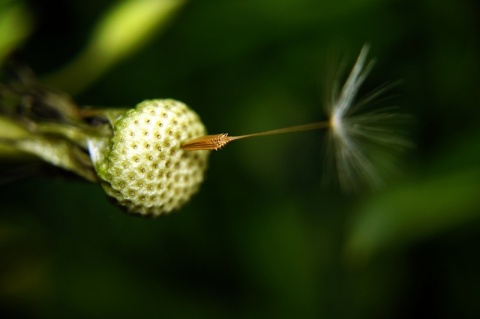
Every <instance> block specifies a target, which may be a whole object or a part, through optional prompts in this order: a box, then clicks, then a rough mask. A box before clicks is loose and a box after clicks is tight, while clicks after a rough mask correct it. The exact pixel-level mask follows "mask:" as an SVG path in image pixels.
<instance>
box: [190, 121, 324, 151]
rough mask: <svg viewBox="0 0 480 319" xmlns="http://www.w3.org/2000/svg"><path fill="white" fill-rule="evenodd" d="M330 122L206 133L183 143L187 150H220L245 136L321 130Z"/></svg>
mask: <svg viewBox="0 0 480 319" xmlns="http://www.w3.org/2000/svg"><path fill="white" fill-rule="evenodd" d="M329 127H330V122H329V121H324V122H316V123H311V124H304V125H297V126H290V127H285V128H280V129H275V130H270V131H265V132H259V133H252V134H245V135H238V136H228V134H227V133H222V134H213V135H204V136H200V137H197V138H194V139H191V140H188V141H186V142H185V143H183V144H182V149H184V150H186V151H200V150H219V149H221V148H222V147H224V146H225V145H227V144H228V143H230V142H231V141H235V140H240V139H244V138H250V137H257V136H267V135H276V134H284V133H292V132H301V131H311V130H319V129H324V128H329Z"/></svg>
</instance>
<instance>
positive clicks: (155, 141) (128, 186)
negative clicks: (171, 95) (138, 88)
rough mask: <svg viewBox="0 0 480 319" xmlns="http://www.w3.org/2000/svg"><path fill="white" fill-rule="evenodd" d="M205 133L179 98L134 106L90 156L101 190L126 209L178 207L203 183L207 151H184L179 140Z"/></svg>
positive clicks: (157, 211) (149, 212)
mask: <svg viewBox="0 0 480 319" xmlns="http://www.w3.org/2000/svg"><path fill="white" fill-rule="evenodd" d="M205 133H206V132H205V127H204V126H203V124H202V122H201V121H200V118H199V117H198V115H197V114H196V113H195V112H193V111H192V110H191V109H189V108H188V107H187V106H186V105H185V104H183V103H181V102H178V101H174V100H150V101H144V102H142V103H140V104H138V105H137V107H136V108H135V109H131V110H129V111H127V112H126V113H125V114H124V115H123V116H122V117H121V118H119V119H118V120H117V121H116V122H115V124H114V127H113V137H112V138H111V139H110V140H109V141H108V142H105V145H104V146H103V147H100V149H99V150H98V151H97V152H96V153H97V154H96V155H92V158H94V159H96V163H95V168H96V170H97V173H98V175H99V177H100V178H101V179H102V180H103V182H102V186H103V188H104V189H105V191H106V192H107V194H108V195H109V196H111V197H112V198H113V199H114V200H115V201H116V202H118V204H119V205H121V206H123V207H124V208H125V209H126V210H127V211H128V212H130V213H135V214H140V215H146V216H159V215H162V214H164V213H168V212H171V211H172V210H174V209H177V208H179V207H180V206H182V205H183V204H184V203H185V202H187V201H188V200H189V199H190V197H191V196H192V195H193V194H194V193H195V192H196V191H197V189H198V188H199V185H200V183H201V182H202V181H203V174H204V171H205V169H206V166H207V157H208V151H193V152H192V151H185V150H182V149H181V147H180V146H181V143H182V142H184V141H187V140H189V139H192V138H195V137H199V136H202V135H205ZM100 144H101V143H97V146H98V145H100ZM91 151H92V148H91ZM94 153H95V151H94ZM94 162H95V160H94Z"/></svg>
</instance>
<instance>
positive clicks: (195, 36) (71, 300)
mask: <svg viewBox="0 0 480 319" xmlns="http://www.w3.org/2000/svg"><path fill="white" fill-rule="evenodd" d="M152 1H153V0H152ZM11 2H12V1H11ZM13 2H15V1H13ZM15 3H16V2H15ZM18 4H21V5H22V6H21V7H22V8H23V7H24V6H25V8H27V11H25V13H23V14H25V18H24V19H22V21H21V22H15V23H20V24H19V27H18V28H7V30H8V31H4V30H5V28H6V27H3V24H2V23H3V21H1V20H0V30H1V32H2V37H3V36H4V34H5V35H7V34H8V37H12V38H17V35H16V32H19V30H22V29H23V30H28V29H29V28H30V27H31V26H32V25H33V29H32V33H31V35H30V36H29V37H28V38H26V39H24V40H23V45H22V46H20V53H21V55H22V56H23V58H24V60H25V61H27V62H28V63H29V65H30V66H31V67H32V68H33V69H34V70H35V71H36V72H37V73H38V74H39V76H40V77H41V78H42V76H47V75H51V74H54V73H55V72H61V71H59V70H60V69H61V67H62V66H64V65H67V64H68V63H69V62H71V61H72V59H74V57H76V56H77V55H78V54H79V52H82V50H84V49H85V48H86V47H87V46H88V43H91V41H92V38H91V34H92V32H94V31H93V30H94V28H95V26H96V25H99V24H101V23H102V17H104V16H105V15H106V14H107V12H110V11H109V10H112V8H114V7H115V6H117V5H118V2H115V1H94V0H86V1H85V0H82V1H80V0H73V1H60V0H35V1H22V2H18ZM8 8H9V7H6V6H3V5H2V6H0V17H3V16H4V15H6V14H8ZM53 8H55V10H54V9H53ZM479 9H480V8H479V5H478V4H477V2H475V1H473V0H459V1H433V0H421V1H416V0H406V1H405V0H366V1H353V0H344V1H334V0H326V1H314V0H284V1H277V0H255V1H253V0H248V1H240V0H238V1H221V0H204V1H190V2H187V3H186V4H185V5H184V6H183V7H182V8H181V10H179V11H177V12H176V16H175V18H174V19H173V20H171V22H170V23H169V25H168V28H166V29H164V30H163V31H162V32H158V36H156V34H155V33H153V34H152V33H149V35H150V37H149V42H142V44H143V46H142V47H141V49H138V50H137V51H136V52H135V53H133V52H132V54H131V55H129V56H128V58H125V59H119V60H117V61H116V64H115V65H112V67H111V68H109V69H108V70H105V72H104V73H102V76H101V77H97V78H96V81H93V78H92V79H91V81H90V82H88V86H85V90H83V91H81V92H79V93H77V94H76V95H75V96H74V98H75V99H76V100H77V101H78V102H79V103H81V104H83V105H103V106H109V107H112V106H132V107H133V106H134V105H135V104H137V103H138V102H140V101H141V100H144V99H147V98H167V97H172V98H175V99H178V100H181V101H183V102H185V103H187V104H189V105H190V106H191V107H192V108H193V109H195V110H196V112H197V113H198V114H200V116H201V117H202V119H203V121H204V123H205V124H206V127H207V129H208V130H209V131H210V132H211V133H220V132H229V133H231V134H232V135H236V134H243V133H250V132H255V131H261V130H268V129H273V128H278V127H283V126H288V125H295V124H303V123H309V122H313V121H316V120H319V119H322V117H323V116H324V115H323V112H322V102H323V101H322V99H323V97H324V96H325V94H324V93H323V92H322V88H323V87H325V86H326V85H328V81H331V80H332V79H331V78H328V76H327V75H326V74H327V70H328V69H329V68H330V67H329V65H328V63H329V62H330V61H334V62H331V63H337V62H335V61H342V59H343V58H344V57H345V56H346V57H347V58H351V59H353V58H354V57H355V56H356V55H357V53H358V51H359V50H360V48H361V47H362V45H363V44H364V43H365V42H368V43H370V44H371V47H372V55H373V56H375V57H376V58H377V64H376V65H375V68H374V69H373V71H372V74H371V77H370V78H369V79H367V82H366V84H365V91H364V92H363V93H366V92H368V91H369V89H373V88H374V87H376V86H377V85H380V84H383V83H385V82H388V81H392V82H393V81H397V80H400V82H401V83H400V84H399V85H398V86H397V87H395V88H394V90H393V94H392V95H393V96H392V98H391V99H389V100H388V101H385V105H392V104H394V105H399V106H400V109H401V110H402V111H405V112H407V113H410V114H411V115H412V117H413V118H414V119H415V120H414V123H413V124H412V127H411V138H412V140H413V142H414V143H415V144H416V148H415V149H413V150H412V151H411V152H410V153H409V154H406V155H405V159H404V170H403V173H402V174H400V176H397V177H396V178H395V179H393V178H392V180H390V181H389V183H388V184H387V187H385V188H384V189H383V190H381V191H380V192H376V193H368V192H364V193H359V194H354V195H353V194H342V193H340V192H338V191H336V190H335V189H334V188H332V187H325V186H324V185H322V183H321V182H320V180H321V177H322V175H323V174H324V173H328V172H324V170H323V160H322V150H323V141H324V139H323V134H322V133H321V132H310V133H296V134H291V135H285V136H276V137H265V138H258V139H255V140H253V139H252V140H251V141H239V142H238V143H236V144H234V145H232V146H230V147H228V148H226V149H224V150H222V151H220V152H214V153H213V154H212V156H211V160H210V164H209V170H208V172H207V180H206V182H205V183H204V185H202V188H201V190H200V192H199V193H198V194H197V195H196V196H195V197H194V198H193V200H192V201H191V202H190V203H189V204H188V205H187V206H186V207H185V208H184V209H182V210H181V211H179V212H176V213H174V214H172V215H171V216H168V217H166V218H162V219H158V220H144V219H137V218H133V217H131V216H128V215H125V214H123V213H122V212H121V211H120V210H118V209H117V208H115V207H114V206H112V205H111V204H110V203H108V201H107V199H106V198H105V196H104V195H103V194H102V190H101V189H100V187H99V186H98V185H94V184H88V183H84V182H79V181H70V180H65V179H63V178H57V177H51V176H48V177H47V176H35V177H31V178H27V179H21V180H18V181H16V182H13V183H12V182H10V183H7V184H4V185H2V186H1V188H0V201H1V202H0V203H1V204H0V205H1V209H0V317H2V318H9V317H25V318H29V317H31V318H39V317H40V318H41V317H44V318H65V317H71V316H77V317H88V318H91V317H94V318H95V317H117V318H124V317H125V318H126V317H138V316H142V317H166V318H182V317H195V318H225V317H248V318H260V317H261V318H265V317H284V318H291V317H298V318H405V317H413V316H420V315H423V316H431V317H439V318H477V317H479V316H480V311H479V308H478V296H479V292H480V289H479V288H478V287H480V272H479V271H478V269H480V258H479V257H478V253H477V250H478V245H479V244H480V202H479V197H480V185H479V184H480V182H479V178H478V177H479V174H480V147H479V143H480V126H479V125H478V118H479V117H480V108H478V94H477V90H478V87H479V84H480V79H479V77H480V62H479V58H478V57H479V56H480V34H479V33H480V31H479V30H480V26H479V21H480V20H479V19H480V13H479V12H480V10H479ZM22 12H23V11H22ZM22 34H24V35H25V34H28V33H26V32H24V33H22ZM22 37H23V36H22ZM22 37H19V39H20V38H22ZM15 43H18V41H16V42H15ZM4 47H5V48H6V46H4ZM10 47H11V46H10ZM110 48H112V47H110ZM1 50H2V48H0V52H2V51H1ZM9 50H10V49H9ZM0 54H1V53H0ZM97 63H98V64H99V65H96V62H95V59H93V60H92V62H91V63H89V64H88V65H86V66H85V68H88V69H85V72H90V70H89V69H90V68H91V69H92V70H94V69H95V68H97V67H101V66H100V64H101V63H103V62H102V59H98V61H97ZM57 74H58V73H57ZM50 79H51V78H50ZM76 80H77V79H75V78H69V79H65V81H72V83H73V82H75V81H76ZM61 84H62V83H60V85H61ZM65 87H68V86H65ZM67 90H68V89H67ZM69 93H73V91H72V92H69ZM2 166H3V167H2V168H1V171H2V172H3V171H6V172H7V171H8V172H9V173H10V175H9V178H8V179H9V180H11V179H12V178H13V177H15V176H25V175H26V173H25V171H27V172H30V170H29V169H30V168H28V169H27V168H25V167H23V166H22V167H6V166H4V164H2ZM7 168H8V170H7ZM12 174H13V175H12ZM12 176H13V177H12Z"/></svg>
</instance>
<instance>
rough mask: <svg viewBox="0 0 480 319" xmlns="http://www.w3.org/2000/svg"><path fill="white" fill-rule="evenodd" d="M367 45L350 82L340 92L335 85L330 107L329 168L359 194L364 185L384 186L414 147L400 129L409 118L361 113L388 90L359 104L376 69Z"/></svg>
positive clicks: (388, 112)
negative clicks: (400, 156) (404, 152)
mask: <svg viewBox="0 0 480 319" xmlns="http://www.w3.org/2000/svg"><path fill="white" fill-rule="evenodd" d="M368 51H369V47H368V46H367V45H365V46H364V47H363V48H362V50H361V52H360V54H359V56H358V58H357V60H356V62H355V65H354V67H353V68H352V71H351V72H350V74H349V76H348V78H347V80H346V81H345V83H344V85H343V86H342V88H341V90H340V91H338V82H335V84H334V87H333V90H332V92H331V97H330V100H329V102H328V103H327V105H326V109H327V112H328V115H329V119H330V120H329V121H330V131H329V134H328V136H329V137H328V139H329V141H328V146H327V147H328V149H327V160H328V161H327V164H328V165H329V167H328V171H331V170H332V169H333V170H335V171H336V175H337V177H338V181H339V183H340V187H341V188H342V189H343V190H346V191H349V190H355V189H357V188H358V187H359V186H361V185H366V186H369V187H370V188H372V189H377V188H379V187H380V186H381V185H382V184H383V183H384V175H385V174H389V173H391V172H393V171H395V170H396V169H397V163H396V162H397V161H396V159H397V157H398V152H399V151H401V150H403V149H405V148H406V147H408V146H409V145H410V144H409V142H408V141H407V140H406V138H405V137H404V136H402V134H401V132H400V131H399V130H398V129H397V128H398V124H401V121H403V120H404V119H405V118H406V117H405V116H404V115H402V114H399V113H395V112H393V111H392V110H391V109H380V110H373V111H365V112H361V108H362V107H363V106H364V105H366V104H368V103H370V102H372V100H374V99H375V98H376V97H378V95H379V94H380V93H382V92H383V91H384V90H383V89H379V90H377V91H375V92H373V93H372V94H370V95H369V96H367V97H366V98H364V99H363V100H361V101H359V102H355V98H356V96H357V93H358V90H359V88H360V86H361V85H362V83H363V82H364V81H365V78H366V77H367V75H368V74H369V72H370V71H371V69H372V67H373V61H368V60H367V55H368Z"/></svg>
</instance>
